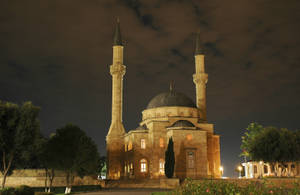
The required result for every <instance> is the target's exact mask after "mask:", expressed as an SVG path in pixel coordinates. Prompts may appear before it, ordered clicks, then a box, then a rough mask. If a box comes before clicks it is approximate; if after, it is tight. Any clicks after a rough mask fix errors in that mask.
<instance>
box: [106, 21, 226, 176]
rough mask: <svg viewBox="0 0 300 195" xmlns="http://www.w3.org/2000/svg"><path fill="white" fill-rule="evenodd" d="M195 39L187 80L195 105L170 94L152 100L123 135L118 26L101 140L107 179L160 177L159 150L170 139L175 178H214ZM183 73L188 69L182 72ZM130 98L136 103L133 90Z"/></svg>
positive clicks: (215, 154) (216, 155)
mask: <svg viewBox="0 0 300 195" xmlns="http://www.w3.org/2000/svg"><path fill="white" fill-rule="evenodd" d="M199 39H200V38H199V33H198V35H197V43H196V52H195V64H196V73H195V74H194V75H193V81H194V83H195V86H196V102H197V103H196V104H195V103H194V101H193V100H192V99H190V98H189V97H187V96H186V95H184V94H183V93H180V92H177V91H175V90H174V89H173V87H172V86H171V87H170V90H169V91H167V92H164V93H160V94H158V95H156V96H155V97H154V98H153V99H152V100H151V101H150V102H149V103H148V106H147V108H146V109H145V110H144V111H143V112H142V121H141V122H140V124H139V125H138V127H137V128H136V129H134V130H130V131H128V132H127V133H126V131H125V129H124V126H123V123H122V104H123V76H124V75H125V72H126V66H125V65H123V48H124V47H123V45H122V39H121V32H120V26H119V22H118V23H117V27H116V31H115V35H114V42H113V64H112V65H111V66H110V74H111V75H112V121H111V126H110V128H109V131H108V134H107V136H106V145H107V178H108V179H122V178H135V179H143V178H154V179H155V178H160V177H164V165H165V160H164V159H165V151H166V148H167V145H168V140H169V138H170V137H172V138H173V141H174V152H175V173H174V175H175V177H177V178H186V177H191V178H201V177H216V178H218V177H220V176H221V173H220V143H219V135H216V134H214V127H213V124H209V123H207V120H206V83H207V78H208V75H207V74H206V73H205V70H204V55H203V53H202V52H201V51H200V43H199ZM187 68H188V67H187ZM136 92H137V95H136V98H139V94H138V90H137V91H136Z"/></svg>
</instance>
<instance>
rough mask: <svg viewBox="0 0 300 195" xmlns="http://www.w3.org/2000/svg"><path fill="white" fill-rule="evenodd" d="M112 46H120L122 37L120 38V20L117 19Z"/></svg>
mask: <svg viewBox="0 0 300 195" xmlns="http://www.w3.org/2000/svg"><path fill="white" fill-rule="evenodd" d="M113 45H122V36H121V29H120V19H119V17H117V24H116V29H115V34H114V39H113Z"/></svg>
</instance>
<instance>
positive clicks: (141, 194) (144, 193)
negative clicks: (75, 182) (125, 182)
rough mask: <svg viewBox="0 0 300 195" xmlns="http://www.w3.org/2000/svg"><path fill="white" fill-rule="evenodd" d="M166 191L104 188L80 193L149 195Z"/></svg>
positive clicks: (84, 194) (94, 194)
mask: <svg viewBox="0 0 300 195" xmlns="http://www.w3.org/2000/svg"><path fill="white" fill-rule="evenodd" d="M162 191H167V190H165V189H104V190H101V191H99V192H87V193H81V194H80V195H106V194H109V195H119V194H122V195H150V194H151V193H152V192H162Z"/></svg>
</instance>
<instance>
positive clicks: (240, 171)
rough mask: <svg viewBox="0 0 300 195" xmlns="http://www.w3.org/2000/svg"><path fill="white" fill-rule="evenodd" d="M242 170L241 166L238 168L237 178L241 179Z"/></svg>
mask: <svg viewBox="0 0 300 195" xmlns="http://www.w3.org/2000/svg"><path fill="white" fill-rule="evenodd" d="M242 169H243V167H242V166H241V165H239V166H238V170H239V178H241V177H242Z"/></svg>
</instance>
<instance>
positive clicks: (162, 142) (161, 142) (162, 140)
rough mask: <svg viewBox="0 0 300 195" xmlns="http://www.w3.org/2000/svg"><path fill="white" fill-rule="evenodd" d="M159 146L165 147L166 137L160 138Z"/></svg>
mask: <svg viewBox="0 0 300 195" xmlns="http://www.w3.org/2000/svg"><path fill="white" fill-rule="evenodd" d="M159 147H161V148H163V147H164V139H163V138H159Z"/></svg>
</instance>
